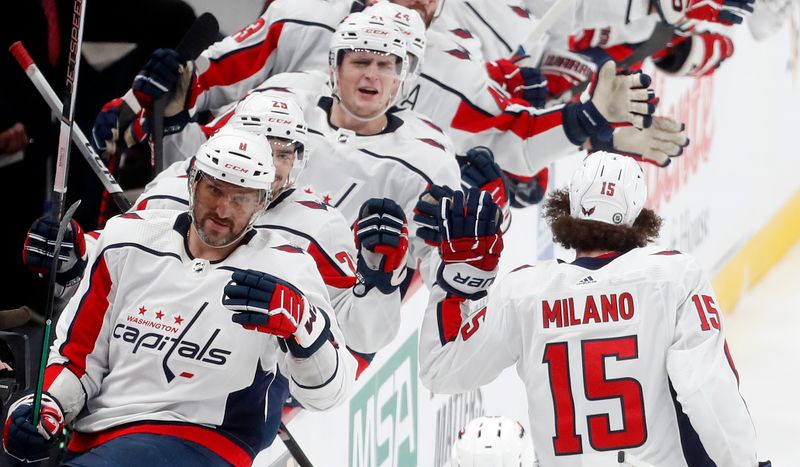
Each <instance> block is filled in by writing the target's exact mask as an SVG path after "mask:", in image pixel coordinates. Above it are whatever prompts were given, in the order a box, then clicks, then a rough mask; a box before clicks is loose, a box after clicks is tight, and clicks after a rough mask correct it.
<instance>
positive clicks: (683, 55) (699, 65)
mask: <svg viewBox="0 0 800 467" xmlns="http://www.w3.org/2000/svg"><path fill="white" fill-rule="evenodd" d="M668 50H669V53H668V54H667V55H665V56H664V57H661V58H659V59H658V60H656V61H655V63H656V65H657V66H658V67H659V68H661V69H662V70H664V71H665V72H667V73H671V74H674V75H677V76H693V77H698V76H707V75H710V74H712V73H714V71H715V70H716V69H717V68H719V66H720V65H721V64H722V62H724V61H725V60H727V59H728V58H730V57H731V56H732V55H733V51H734V48H733V41H731V40H730V38H728V36H725V35H723V34H718V33H715V32H709V31H704V32H699V33H694V34H692V35H691V36H689V37H687V38H686V39H685V40H684V41H682V42H680V43H678V44H675V45H673V46H672V47H670V48H669V49H668Z"/></svg>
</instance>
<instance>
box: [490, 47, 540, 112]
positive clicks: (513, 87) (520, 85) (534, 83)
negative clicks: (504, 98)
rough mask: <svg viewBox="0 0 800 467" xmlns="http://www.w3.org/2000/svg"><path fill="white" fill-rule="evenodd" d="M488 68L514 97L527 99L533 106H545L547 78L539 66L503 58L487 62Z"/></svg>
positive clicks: (493, 76) (491, 76) (495, 79)
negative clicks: (521, 64)
mask: <svg viewBox="0 0 800 467" xmlns="http://www.w3.org/2000/svg"><path fill="white" fill-rule="evenodd" d="M486 70H487V71H488V72H489V77H490V78H492V80H493V81H495V82H496V83H499V84H500V85H502V86H503V88H505V90H506V91H508V92H509V93H510V94H511V95H512V96H513V97H516V98H520V99H523V100H525V101H526V102H527V103H528V104H530V106H531V107H537V108H541V107H544V106H545V103H546V102H547V79H546V78H545V77H544V76H543V75H542V73H541V72H540V71H539V69H538V68H532V67H527V66H520V65H519V64H518V63H515V62H514V61H512V60H509V59H507V58H501V59H499V60H495V61H491V62H486Z"/></svg>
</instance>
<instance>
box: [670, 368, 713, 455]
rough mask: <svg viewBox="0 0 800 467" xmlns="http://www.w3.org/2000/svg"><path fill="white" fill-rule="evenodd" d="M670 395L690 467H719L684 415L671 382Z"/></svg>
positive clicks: (682, 446) (682, 445)
mask: <svg viewBox="0 0 800 467" xmlns="http://www.w3.org/2000/svg"><path fill="white" fill-rule="evenodd" d="M669 393H670V395H672V403H673V404H674V405H675V417H676V418H677V422H678V431H680V435H681V448H682V449H683V457H684V459H686V464H688V466H689V467H717V464H716V463H714V461H713V460H711V458H710V457H709V456H708V453H707V452H706V449H705V447H703V443H702V442H701V441H700V436H699V435H698V434H697V431H695V429H694V427H693V426H692V422H691V421H690V420H689V417H688V416H687V415H686V413H684V411H683V407H682V406H681V403H680V402H678V395H677V393H676V392H675V388H673V387H672V381H669Z"/></svg>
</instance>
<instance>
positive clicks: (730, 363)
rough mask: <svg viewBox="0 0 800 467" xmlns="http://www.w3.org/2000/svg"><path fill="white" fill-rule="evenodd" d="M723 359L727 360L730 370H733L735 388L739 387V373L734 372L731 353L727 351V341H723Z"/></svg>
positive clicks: (734, 366) (734, 367)
mask: <svg viewBox="0 0 800 467" xmlns="http://www.w3.org/2000/svg"><path fill="white" fill-rule="evenodd" d="M725 358H727V359H728V365H730V366H731V370H733V374H734V376H736V386H739V372H738V371H737V370H736V365H735V364H734V363H733V357H731V351H730V350H729V349H728V341H727V339H726V340H725Z"/></svg>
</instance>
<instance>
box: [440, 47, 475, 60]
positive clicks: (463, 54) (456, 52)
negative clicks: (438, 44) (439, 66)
mask: <svg viewBox="0 0 800 467" xmlns="http://www.w3.org/2000/svg"><path fill="white" fill-rule="evenodd" d="M445 52H446V53H449V54H450V55H452V56H454V57H456V58H460V59H461V60H469V59H470V58H471V56H470V54H469V52H468V51H467V49H465V48H464V47H458V48H457V49H450V50H445Z"/></svg>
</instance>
